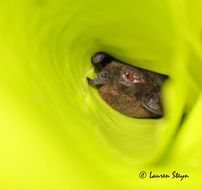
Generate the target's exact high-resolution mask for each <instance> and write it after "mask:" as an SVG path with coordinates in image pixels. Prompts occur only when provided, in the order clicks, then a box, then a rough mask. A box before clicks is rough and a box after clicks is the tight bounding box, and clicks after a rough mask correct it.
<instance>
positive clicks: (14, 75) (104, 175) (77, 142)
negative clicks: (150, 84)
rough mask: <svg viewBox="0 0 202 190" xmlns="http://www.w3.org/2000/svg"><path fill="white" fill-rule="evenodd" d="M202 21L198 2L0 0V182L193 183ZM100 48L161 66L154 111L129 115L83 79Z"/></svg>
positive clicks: (9, 185) (76, 187)
mask: <svg viewBox="0 0 202 190" xmlns="http://www.w3.org/2000/svg"><path fill="white" fill-rule="evenodd" d="M201 20H202V2H201V1H200V0H192V1H189V0H7V1H6V0H5V1H3V0H1V1H0V189H1V190H7V189H8V190H17V189H20V190H32V189H33V190H36V189H37V190H38V189H42V190H46V189H47V190H52V189H54V190H103V189H109V190H136V189H137V190H141V189H142V190H144V189H145V190H147V189H148V190H149V189H183V190H186V189H200V186H201V185H202V182H201V177H202V173H201V171H202V163H201V162H202V150H201V146H202V131H201V127H202V114H201V111H202V93H201V92H202V91H201V90H202V71H201V70H202V63H201V61H202V43H201V41H202V22H201ZM100 50H102V51H106V52H108V53H110V54H112V55H113V56H116V57H117V58H119V59H121V60H123V61H125V62H128V63H131V64H134V65H136V66H139V67H143V68H147V69H150V70H153V71H156V72H161V73H164V74H168V75H170V80H169V81H168V82H167V84H166V85H165V86H164V89H163V92H164V104H165V117H164V118H162V119H159V120H149V119H142V120H141V119H132V118H128V117H126V116H124V115H122V114H120V113H118V112H116V111H115V110H113V109H111V108H110V107H109V106H108V105H107V104H106V103H105V102H104V101H103V100H102V99H101V98H100V97H99V95H98V93H97V91H96V90H95V89H92V88H91V87H89V86H88V84H87V83H86V77H87V76H93V75H94V74H93V70H92V66H91V64H90V57H91V56H92V55H93V53H95V52H96V51H100ZM185 110H186V112H188V116H187V118H186V120H185V121H184V122H183V124H182V125H181V127H180V128H179V126H180V120H181V117H182V114H183V112H184V111H185ZM140 171H146V172H149V171H153V172H155V173H156V174H161V173H166V174H170V173H172V171H177V172H179V173H181V174H187V175H189V178H188V179H184V180H182V181H180V179H149V178H148V177H147V178H146V179H140V178H139V172H140Z"/></svg>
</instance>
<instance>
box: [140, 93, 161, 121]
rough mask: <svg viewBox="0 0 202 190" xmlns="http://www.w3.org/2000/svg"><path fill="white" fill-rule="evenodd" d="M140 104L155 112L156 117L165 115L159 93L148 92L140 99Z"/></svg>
mask: <svg viewBox="0 0 202 190" xmlns="http://www.w3.org/2000/svg"><path fill="white" fill-rule="evenodd" d="M140 104H141V106H142V107H144V108H145V109H147V110H148V111H150V112H152V113H153V114H155V115H156V116H155V117H162V116H163V110H162V106H161V102H160V99H159V96H158V95H157V93H155V92H153V93H151V94H146V95H145V96H143V97H142V98H141V99H140Z"/></svg>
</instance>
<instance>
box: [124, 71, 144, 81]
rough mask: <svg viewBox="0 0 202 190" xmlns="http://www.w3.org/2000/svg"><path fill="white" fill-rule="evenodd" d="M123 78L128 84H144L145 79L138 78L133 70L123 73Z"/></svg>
mask: <svg viewBox="0 0 202 190" xmlns="http://www.w3.org/2000/svg"><path fill="white" fill-rule="evenodd" d="M122 78H123V79H124V80H125V81H126V82H130V83H142V82H144V79H143V78H140V77H138V76H137V75H135V73H134V72H133V71H131V70H129V71H124V72H123V73H122Z"/></svg>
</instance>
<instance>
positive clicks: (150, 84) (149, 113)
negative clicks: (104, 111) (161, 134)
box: [88, 53, 167, 118]
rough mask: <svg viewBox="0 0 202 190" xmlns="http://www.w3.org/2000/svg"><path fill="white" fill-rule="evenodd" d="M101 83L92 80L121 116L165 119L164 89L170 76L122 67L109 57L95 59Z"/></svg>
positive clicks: (97, 80) (126, 66)
mask: <svg viewBox="0 0 202 190" xmlns="http://www.w3.org/2000/svg"><path fill="white" fill-rule="evenodd" d="M92 63H93V65H94V66H95V68H96V70H97V79H94V80H92V79H89V78H88V82H89V84H90V85H92V86H96V87H97V88H98V90H99V93H100V95H101V96H102V98H103V99H104V100H105V101H106V102H107V103H108V104H109V105H111V106H112V107H113V108H114V109H116V110H118V111H119V112H121V113H123V114H125V115H128V116H130V117H137V118H158V117H162V116H163V107H162V103H161V86H162V84H163V83H164V81H165V80H166V78H167V76H165V75H161V74H158V73H154V72H151V71H148V70H144V69H140V68H137V67H134V66H132V65H128V64H125V63H122V62H120V61H118V60H116V59H114V58H112V57H110V56H109V55H107V54H105V53H97V54H95V55H94V56H93V58H92Z"/></svg>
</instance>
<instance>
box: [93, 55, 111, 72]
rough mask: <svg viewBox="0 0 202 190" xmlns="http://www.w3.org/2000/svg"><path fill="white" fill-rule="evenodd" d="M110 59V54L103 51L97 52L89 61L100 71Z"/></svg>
mask: <svg viewBox="0 0 202 190" xmlns="http://www.w3.org/2000/svg"><path fill="white" fill-rule="evenodd" d="M112 60H113V58H112V57H111V56H110V55H108V54H106V53H104V52H97V53H96V54H95V55H93V57H92V58H91V63H92V64H93V65H94V67H95V68H96V69H98V71H101V70H102V69H103V68H104V67H105V66H106V65H107V64H109V63H111V61H112Z"/></svg>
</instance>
